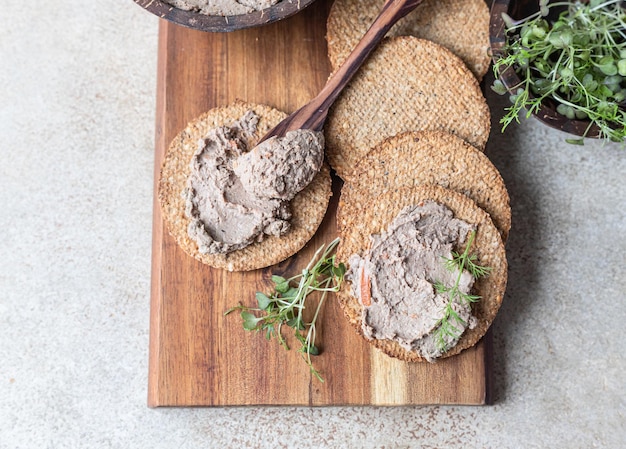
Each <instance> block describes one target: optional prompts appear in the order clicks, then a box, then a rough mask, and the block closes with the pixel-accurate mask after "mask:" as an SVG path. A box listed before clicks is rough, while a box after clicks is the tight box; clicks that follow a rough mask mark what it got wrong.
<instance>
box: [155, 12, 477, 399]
mask: <svg viewBox="0 0 626 449" xmlns="http://www.w3.org/2000/svg"><path fill="white" fill-rule="evenodd" d="M330 4H331V1H330V0H318V1H317V2H315V3H314V4H313V6H311V7H309V8H308V9H306V10H304V11H303V12H301V13H299V14H297V15H296V16H294V17H292V18H290V19H288V20H285V21H282V22H278V23H274V24H272V25H268V26H264V27H260V28H254V29H248V30H243V31H237V32H232V33H221V34H213V33H203V32H198V31H193V30H190V29H186V28H182V27H180V26H177V25H174V24H171V23H168V22H165V21H161V23H160V26H159V59H158V61H159V62H158V78H157V80H158V85H157V119H156V157H155V181H156V178H157V177H158V173H159V170H160V166H161V161H162V159H163V155H164V152H165V150H166V148H167V146H168V144H169V142H170V141H171V140H172V138H173V137H174V136H175V135H176V134H177V133H178V132H179V131H180V130H182V129H183V128H184V127H185V125H186V124H187V122H188V121H190V120H191V119H193V118H194V117H196V116H198V115H200V114H201V113H202V112H204V111H206V110H208V109H210V108H212V107H214V106H218V105H224V104H227V103H229V102H231V101H233V100H235V99H238V98H239V99H243V100H245V101H250V102H257V103H266V104H269V105H271V106H274V107H277V108H279V109H282V110H284V111H287V112H292V111H294V110H295V109H297V108H298V107H300V106H302V105H303V104H305V103H306V102H307V101H308V100H310V99H311V98H312V97H313V96H315V94H316V93H317V92H318V91H319V90H320V89H321V88H322V86H323V85H324V83H325V81H326V79H327V77H328V74H329V64H328V61H327V56H326V42H325V39H324V36H325V30H326V27H325V23H326V16H327V14H328V10H329V7H330ZM334 192H335V194H334V197H333V199H332V201H331V207H330V208H329V210H328V213H327V216H326V218H325V220H324V222H323V224H322V226H321V228H320V230H319V232H318V233H317V234H316V236H315V238H314V239H313V241H312V242H310V243H309V245H307V247H306V248H305V249H304V250H303V251H302V252H301V253H300V254H299V255H298V256H296V257H293V258H291V259H289V260H288V261H286V262H284V263H282V264H280V265H278V266H275V267H271V268H270V269H265V270H258V271H255V272H248V273H228V272H225V271H222V270H216V269H212V268H210V267H207V266H203V265H202V264H200V263H199V262H196V261H195V260H194V259H192V258H191V257H189V256H187V255H186V254H185V253H184V252H183V251H182V250H180V249H179V248H178V247H177V245H176V243H175V242H174V240H173V239H172V238H171V237H170V236H169V234H168V233H167V230H166V229H165V228H164V224H163V221H162V217H161V214H160V209H159V204H158V201H157V199H156V189H155V202H154V224H153V254H152V289H151V319H150V363H149V385H148V404H149V405H150V406H151V407H158V406H227V405H253V404H266V405H313V406H322V405H369V404H373V405H407V404H484V403H486V402H487V396H488V394H487V393H488V388H487V376H486V375H487V374H488V369H486V359H487V352H488V351H487V348H488V346H489V342H488V341H487V342H485V341H483V342H481V343H479V344H478V345H477V346H476V347H475V348H473V349H470V350H467V351H465V352H463V353H462V354H460V355H458V356H456V357H452V358H450V359H446V360H443V361H441V362H438V363H436V364H408V363H405V362H400V361H397V360H395V359H391V358H389V357H387V356H385V355H382V354H380V353H379V352H378V351H377V350H375V349H372V348H371V347H370V346H369V345H368V344H367V343H366V342H364V341H363V340H362V339H361V338H360V337H358V336H357V334H356V332H355V331H354V330H353V329H352V328H351V327H350V326H349V325H348V323H347V320H345V319H344V316H343V312H342V311H341V309H340V308H339V306H338V304H337V302H336V300H335V298H334V297H332V296H331V297H329V298H328V300H327V302H326V303H325V307H324V310H323V314H322V316H321V323H320V330H319V331H318V345H319V346H320V347H321V349H322V351H323V352H322V354H321V355H319V356H317V357H315V358H314V365H315V366H316V368H317V369H318V370H319V371H320V372H321V374H322V376H323V377H324V379H325V382H324V383H321V382H319V381H318V380H317V379H315V378H314V377H312V376H311V374H310V373H309V370H308V367H307V366H306V365H305V364H304V362H303V361H302V359H301V358H300V354H298V353H297V352H296V351H295V350H290V351H286V350H284V349H283V348H282V347H280V346H279V345H278V344H277V343H276V342H274V341H272V342H268V341H266V340H265V339H264V336H263V335H261V334H259V333H254V332H247V331H245V330H243V328H242V326H241V320H240V318H239V317H238V316H237V315H236V314H233V315H229V316H224V311H225V310H227V309H228V308H229V307H231V306H233V305H236V304H237V303H238V302H239V301H241V302H243V303H245V304H248V305H253V304H254V303H255V298H254V295H255V292H256V291H258V290H267V287H268V286H269V282H268V281H269V277H270V276H271V274H272V273H296V272H297V271H299V270H300V269H301V268H302V267H303V266H304V265H305V264H306V262H307V261H308V260H309V259H310V258H311V256H312V254H313V252H314V250H315V249H316V248H318V247H319V246H320V245H322V244H323V243H328V242H330V241H331V240H332V239H333V238H334V237H335V236H336V233H335V223H334V216H335V210H336V205H337V200H338V196H339V193H340V182H337V181H335V183H334Z"/></svg>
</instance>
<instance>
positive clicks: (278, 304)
mask: <svg viewBox="0 0 626 449" xmlns="http://www.w3.org/2000/svg"><path fill="white" fill-rule="evenodd" d="M338 244H339V239H335V240H333V241H332V242H331V243H329V244H328V245H327V246H324V245H322V246H321V247H320V248H319V249H318V250H317V251H316V252H315V254H314V255H313V258H312V259H311V261H310V262H309V264H308V265H307V266H306V268H304V269H303V270H302V272H301V273H299V274H297V275H295V276H292V277H290V278H284V277H282V276H276V275H274V276H272V283H273V284H274V289H273V291H272V292H271V293H268V294H265V293H262V292H257V293H256V301H257V307H254V308H253V307H247V306H244V305H242V304H239V305H238V306H235V307H233V308H231V309H229V310H227V311H226V312H225V314H226V315H228V314H229V313H231V312H233V311H236V310H238V311H240V312H241V313H240V315H241V319H242V320H243V328H244V329H246V330H248V331H257V332H261V331H262V332H264V333H265V338H266V339H267V340H271V339H273V338H275V339H276V340H277V341H278V343H279V344H280V345H281V346H283V347H284V348H285V349H289V346H288V344H287V340H285V338H284V337H283V334H282V329H283V326H284V325H286V326H287V327H289V328H292V329H293V331H294V336H295V338H296V340H297V341H298V342H299V343H300V347H299V349H298V352H300V353H301V354H302V357H303V358H304V361H305V362H306V364H307V365H308V366H309V369H310V370H311V374H313V375H314V376H315V377H316V378H317V379H318V380H319V381H321V382H323V381H324V380H323V378H322V376H321V374H320V373H319V372H318V371H317V370H316V369H315V368H314V367H313V363H312V360H311V356H315V355H318V354H319V353H320V350H319V348H318V347H317V346H316V344H315V338H316V333H317V328H316V321H317V318H318V316H319V313H320V310H321V309H322V304H323V303H324V299H325V298H326V295H327V294H328V292H337V291H339V288H340V287H341V283H342V282H343V278H344V275H345V273H346V266H345V265H344V264H343V263H336V259H335V254H334V250H335V248H336V247H337V245H338ZM314 292H319V300H318V302H317V305H316V307H315V312H314V314H313V317H312V318H311V321H306V320H305V317H304V310H305V308H306V307H307V305H309V304H310V303H311V297H310V296H309V295H310V294H311V293H314Z"/></svg>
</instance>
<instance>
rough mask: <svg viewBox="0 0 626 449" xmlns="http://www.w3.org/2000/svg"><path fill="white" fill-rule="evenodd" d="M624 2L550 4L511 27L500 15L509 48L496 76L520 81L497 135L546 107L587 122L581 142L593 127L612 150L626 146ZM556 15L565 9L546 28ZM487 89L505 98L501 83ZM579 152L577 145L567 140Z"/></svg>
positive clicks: (510, 21)
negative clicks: (512, 75)
mask: <svg viewBox="0 0 626 449" xmlns="http://www.w3.org/2000/svg"><path fill="white" fill-rule="evenodd" d="M623 4H624V2H623V0H591V1H589V2H588V3H583V2H580V1H574V2H571V1H567V2H548V1H547V0H540V2H539V11H538V12H537V13H535V14H533V15H531V16H529V17H527V18H525V19H522V20H519V21H514V20H513V19H512V18H511V17H509V16H508V15H506V14H504V15H503V19H504V22H505V24H506V27H507V30H506V34H507V42H506V44H505V46H504V48H503V50H504V51H503V55H502V57H500V59H498V60H497V61H496V62H495V63H494V67H493V68H494V73H495V74H496V76H499V74H500V73H502V72H503V71H504V70H505V69H507V68H508V67H512V68H513V69H514V70H515V72H516V73H517V74H518V75H519V77H520V79H521V81H520V83H519V84H518V85H517V86H513V87H512V88H511V90H512V91H513V93H512V94H511V95H510V97H509V98H510V100H511V103H512V106H511V107H509V108H507V109H506V111H507V113H506V115H505V116H504V117H503V118H502V120H501V121H500V123H501V124H502V130H503V131H504V129H505V128H506V127H507V126H508V125H509V124H510V123H511V122H513V121H517V122H519V115H520V112H521V110H522V109H525V110H526V117H530V116H531V115H532V114H534V113H537V112H538V111H539V109H540V107H541V105H542V104H543V102H544V101H545V100H550V101H554V102H555V104H556V111H557V112H558V113H559V114H561V115H563V116H565V117H567V118H568V119H578V120H588V121H589V126H588V127H587V129H586V130H585V132H584V135H585V136H586V135H587V134H588V132H589V131H590V129H591V127H592V126H593V125H596V126H597V127H598V130H599V137H601V138H603V139H605V140H610V141H616V142H624V140H625V138H626V110H625V106H626V101H625V100H626V11H625V10H624V7H623ZM553 8H565V11H563V12H562V13H561V14H560V15H559V17H558V19H557V20H555V21H554V22H550V21H549V20H548V17H547V16H548V14H549V13H550V10H551V9H553ZM492 89H493V90H494V91H495V92H497V93H499V94H506V93H507V92H508V90H507V88H506V87H505V86H504V84H503V83H502V81H500V80H496V81H495V82H494V83H493V85H492ZM567 141H568V142H570V143H576V144H582V139H567Z"/></svg>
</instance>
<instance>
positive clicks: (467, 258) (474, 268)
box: [434, 231, 491, 353]
mask: <svg viewBox="0 0 626 449" xmlns="http://www.w3.org/2000/svg"><path fill="white" fill-rule="evenodd" d="M475 237H476V231H472V232H471V233H470V235H469V238H468V241H467V245H466V246H465V250H464V251H463V252H462V253H458V252H456V251H453V252H452V258H450V259H449V258H447V257H444V258H443V259H444V264H445V267H446V269H448V271H450V272H452V273H454V272H458V274H457V276H456V279H455V282H454V285H453V286H452V287H448V286H446V285H444V284H443V283H442V282H440V281H438V282H435V289H436V291H437V293H439V294H447V295H448V302H447V303H446V305H445V307H444V308H443V311H442V316H441V318H440V319H439V320H438V321H437V323H436V324H435V327H436V330H435V333H434V338H435V342H436V344H437V349H438V350H439V351H441V353H444V352H446V351H447V350H448V349H450V347H449V344H448V342H447V341H446V337H449V338H451V339H453V340H456V339H458V338H459V337H460V336H461V334H462V330H461V328H465V327H466V326H467V323H466V322H465V320H464V319H463V318H461V317H460V316H459V314H458V313H457V311H456V310H455V309H454V304H455V303H458V304H463V305H469V304H471V303H474V302H477V301H479V300H480V296H478V295H472V294H469V293H465V292H463V291H461V289H460V288H459V287H460V283H461V277H462V275H463V272H464V271H468V272H469V273H470V274H471V275H472V276H473V277H474V279H478V278H481V277H485V276H487V275H488V274H489V273H490V271H491V268H490V267H483V266H481V265H479V264H478V263H477V262H478V258H477V256H476V255H475V254H470V248H471V247H472V244H473V243H474V239H475Z"/></svg>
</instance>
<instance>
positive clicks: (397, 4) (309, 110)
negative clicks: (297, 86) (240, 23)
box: [261, 0, 423, 142]
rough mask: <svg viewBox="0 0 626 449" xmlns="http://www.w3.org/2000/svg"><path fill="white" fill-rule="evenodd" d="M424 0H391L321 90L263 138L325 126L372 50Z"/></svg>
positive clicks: (318, 128)
mask: <svg viewBox="0 0 626 449" xmlns="http://www.w3.org/2000/svg"><path fill="white" fill-rule="evenodd" d="M422 1H423V0H387V2H386V3H385V5H384V6H383V8H382V10H381V12H380V13H379V15H378V17H376V20H374V22H373V23H372V25H371V26H370V28H369V30H367V32H366V33H365V35H364V36H363V38H362V39H361V41H360V42H359V43H358V44H357V46H356V47H355V48H354V50H352V53H350V55H349V56H348V58H347V59H346V60H345V62H344V63H343V64H342V65H341V67H340V68H339V69H338V70H337V71H336V72H335V73H334V74H333V75H332V76H331V77H330V78H329V80H328V81H327V83H326V86H324V88H323V89H322V90H321V92H320V93H319V94H318V95H317V96H316V97H315V98H313V100H311V101H310V102H309V103H307V104H306V105H304V106H303V107H301V108H300V109H298V110H297V111H296V112H294V113H293V114H291V115H290V116H289V117H287V118H286V119H285V120H283V121H282V122H280V123H279V124H278V125H276V126H275V127H274V128H273V129H272V130H270V131H269V132H268V133H267V134H266V135H265V136H264V137H263V138H262V139H261V142H262V141H263V140H266V139H267V138H269V137H271V136H284V135H285V133H286V132H287V131H291V130H294V129H312V130H316V131H319V130H321V129H322V127H323V126H324V121H325V120H326V115H327V114H328V109H329V108H330V106H331V105H332V104H333V103H334V102H335V100H336V99H337V97H338V96H339V94H340V93H341V91H342V90H343V88H344V87H345V86H346V84H348V82H350V80H351V79H352V77H353V76H354V74H355V73H356V72H357V71H358V69H359V67H360V66H361V65H362V64H363V62H364V61H365V60H366V59H367V57H368V56H369V54H370V53H371V52H372V50H374V48H376V46H377V45H378V44H379V43H380V41H381V40H382V39H383V37H384V36H385V34H387V32H388V31H389V29H390V28H391V27H392V26H393V25H394V24H395V23H396V22H397V21H398V20H400V19H401V18H402V17H404V16H406V15H407V14H408V13H410V12H411V11H413V10H414V9H415V8H416V7H417V6H418V5H419V4H420V3H422Z"/></svg>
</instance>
